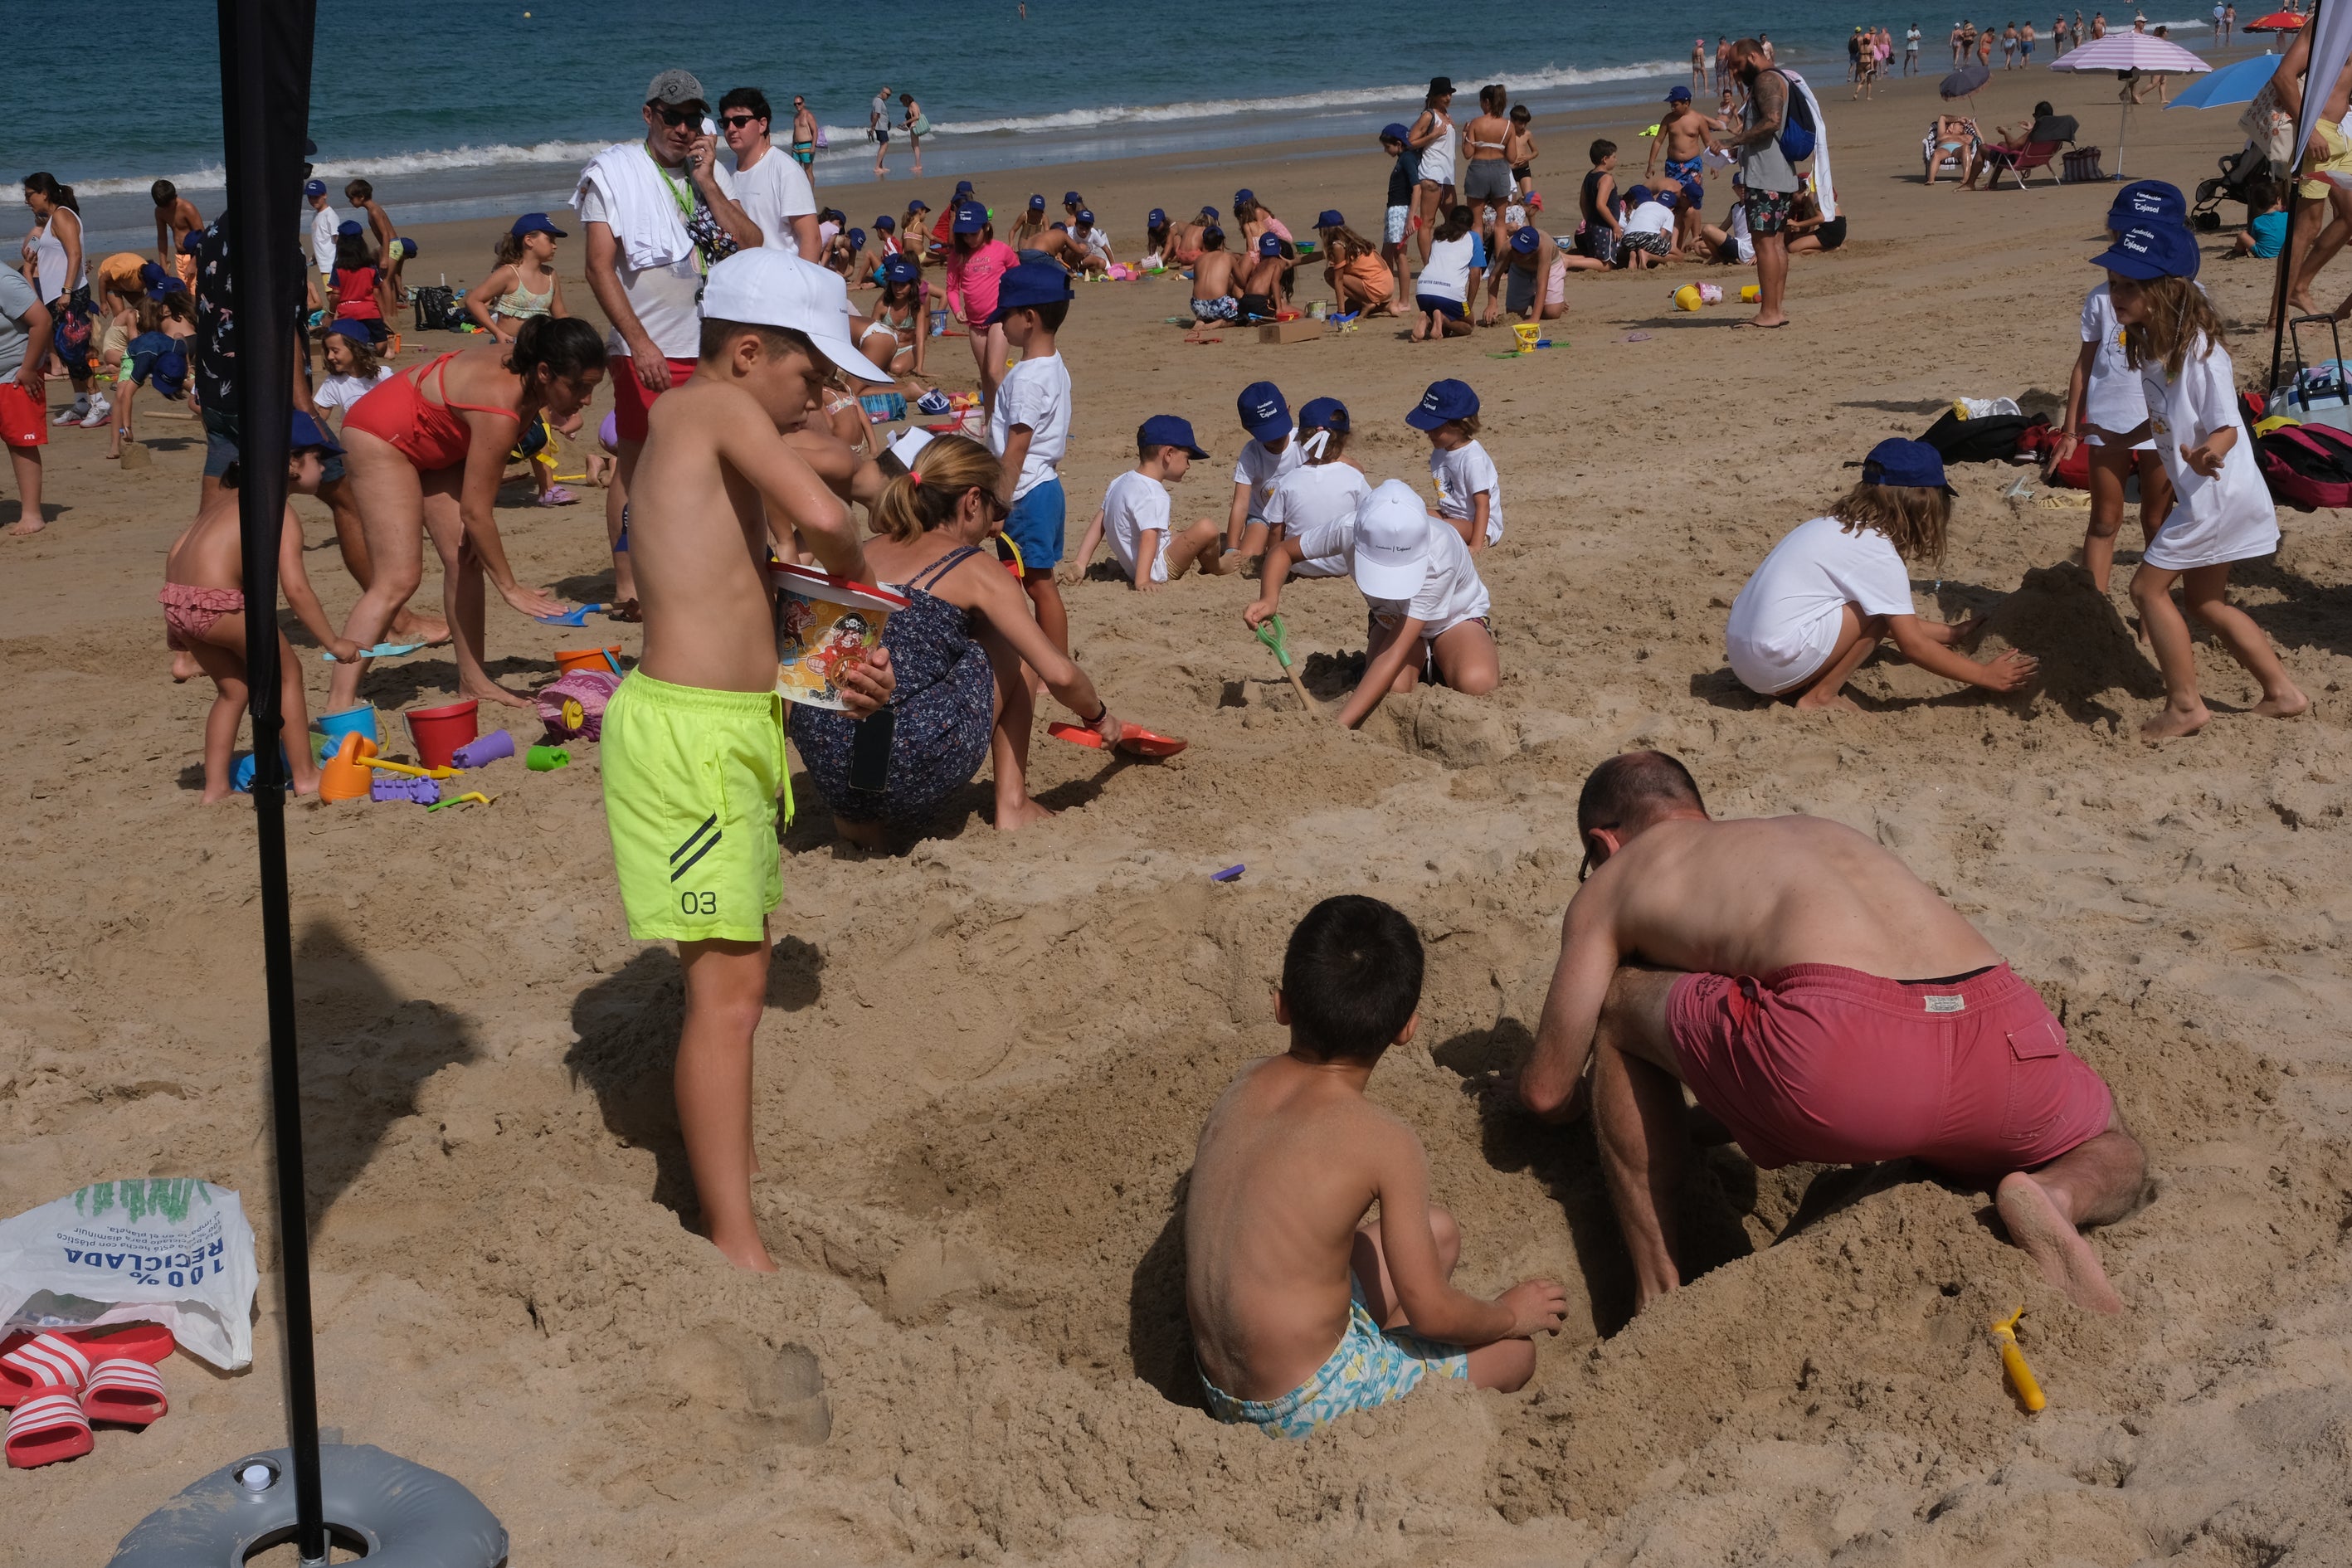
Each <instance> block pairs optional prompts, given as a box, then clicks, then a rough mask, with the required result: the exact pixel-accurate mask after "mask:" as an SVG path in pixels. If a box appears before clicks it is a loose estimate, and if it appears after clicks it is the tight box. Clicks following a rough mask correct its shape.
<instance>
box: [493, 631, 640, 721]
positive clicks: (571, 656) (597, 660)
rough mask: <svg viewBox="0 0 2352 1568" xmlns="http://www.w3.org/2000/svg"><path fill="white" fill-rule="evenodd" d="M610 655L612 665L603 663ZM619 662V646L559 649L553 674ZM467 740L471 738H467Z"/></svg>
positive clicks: (616, 644) (607, 667)
mask: <svg viewBox="0 0 2352 1568" xmlns="http://www.w3.org/2000/svg"><path fill="white" fill-rule="evenodd" d="M607 655H610V656H611V658H612V663H610V664H608V663H606V662H605V656H607ZM620 661H621V645H620V644H619V643H614V645H613V646H612V647H560V648H557V649H556V650H555V673H556V674H558V675H569V674H571V673H572V671H573V670H575V669H611V668H613V667H614V665H616V664H618V663H619V662H620ZM467 739H468V740H470V739H472V737H471V736H468V737H467Z"/></svg>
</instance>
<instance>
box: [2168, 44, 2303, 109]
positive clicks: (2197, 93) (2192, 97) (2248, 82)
mask: <svg viewBox="0 0 2352 1568" xmlns="http://www.w3.org/2000/svg"><path fill="white" fill-rule="evenodd" d="M2277 74H2278V58H2277V57H2276V56H2275V55H2255V56H2254V57H2252V58H2250V59H2242V60H2239V61H2236V62H2234V63H2233V64H2231V65H2226V66H2223V67H2222V68H2221V69H2220V70H2217V71H2215V72H2213V73H2212V74H2211V75H2210V76H2208V77H2205V78H2203V79H2200V80H2197V81H2193V82H2190V83H2189V90H2188V91H2186V92H2184V93H2182V94H2181V95H2180V96H2179V98H2176V99H2174V100H2172V101H2171V102H2170V103H2168V104H2166V105H2165V107H2166V108H2167V109H2221V108H2225V107H2227V106H2229V105H2231V104H2237V103H2252V101H2253V100H2254V95H2255V94H2256V93H2258V92H2260V91H2262V90H2263V83H2264V82H2266V81H2268V80H2270V79H2271V78H2272V77H2273V76H2275V75H2277Z"/></svg>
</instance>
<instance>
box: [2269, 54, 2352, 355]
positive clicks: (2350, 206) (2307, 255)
mask: <svg viewBox="0 0 2352 1568" xmlns="http://www.w3.org/2000/svg"><path fill="white" fill-rule="evenodd" d="M2311 31H2312V30H2311V26H2310V25H2309V24H2308V23H2306V24H2305V26H2304V28H2303V30H2302V31H2301V32H2299V33H2297V34H2296V35H2295V36H2294V42H2293V43H2291V44H2289V45H2288V46H2287V47H2286V53H2285V54H2284V55H2281V56H2280V57H2279V63H2278V69H2277V70H2275V71H2273V73H2272V74H2271V81H2272V83H2273V86H2275V87H2276V88H2277V89H2278V99H2279V107H2280V108H2281V109H2282V110H2285V111H2286V113H2287V114H2288V115H2290V116H2294V117H2300V116H2301V115H2302V113H2303V103H2304V94H2305V89H2307V88H2308V87H2309V85H2310V84H2309V83H2308V82H2306V81H2305V77H2306V76H2307V75H2308V74H2309V73H2310V70H2311ZM2347 104H2352V60H2347V62H2346V63H2345V66H2344V68H2343V69H2342V70H2340V71H2338V72H2336V80H2335V83H2334V84H2333V85H2332V86H2331V87H2329V89H2327V100H2326V102H2325V103H2323V104H2322V105H2321V106H2320V110H2319V122H2318V123H2317V124H2315V125H2314V126H2313V127H2312V128H2311V144H2310V145H2309V146H2308V147H2306V148H2305V149H2304V154H2303V170H2302V174H2303V178H2302V181H2301V183H2300V184H2296V185H2295V186H2294V194H2295V195H2298V196H2300V197H2302V198H2303V199H2302V200H2301V201H2299V202H2290V203H2289V204H2288V205H2289V207H2290V209H2291V211H2292V212H2293V214H2294V227H2293V228H2292V230H2291V231H2290V233H2289V236H2288V239H2287V247H2288V249H2289V250H2290V251H2291V252H2292V253H2293V254H2294V265H2293V266H2292V267H2291V268H2289V272H2288V276H2289V279H2290V280H2291V281H2290V287H2289V288H2288V289H2287V303H2288V304H2289V305H2291V306H2292V307H2293V308H2294V310H2296V311H2297V312H2299V313H2304V314H2309V313H2311V312H2312V311H2314V310H2316V309H2317V307H2315V306H2314V305H2313V304H2312V302H2311V286H2312V284H2313V283H2315V282H2316V281H2317V280H2318V278H2319V272H2320V268H2324V267H2326V265H2327V264H2328V263H2329V262H2330V261H2333V260H2334V259H2336V252H2337V251H2339V250H2341V249H2343V248H2344V242H2345V241H2346V240H2347V239H2352V188H2348V187H2347V182H2352V138H2347V136H2346V135H2345V132H2344V125H2343V121H2344V113H2345V110H2346V108H2347ZM2323 224H2325V225H2326V227H2324V228H2323V227H2322V225H2323Z"/></svg>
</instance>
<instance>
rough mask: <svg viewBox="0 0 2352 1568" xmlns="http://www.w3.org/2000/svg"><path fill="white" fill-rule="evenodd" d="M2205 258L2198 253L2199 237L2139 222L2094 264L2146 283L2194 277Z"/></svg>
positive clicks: (2184, 230)
mask: <svg viewBox="0 0 2352 1568" xmlns="http://www.w3.org/2000/svg"><path fill="white" fill-rule="evenodd" d="M2203 259H2204V258H2202V257H2200V256H2199V255H2198V253H2197V237H2196V236H2194V235H2192V234H2190V233H2189V230H2188V229H2187V228H2185V227H2183V226H2181V225H2179V224H2177V223H2154V224H2151V223H2137V224H2134V225H2133V226H2131V227H2129V228H2127V229H2126V230H2124V231H2123V233H2121V234H2119V235H2117V236H2116V242H2115V244H2113V245H2111V246H2109V247H2107V248H2106V249H2105V250H2104V251H2102V252H2101V253H2100V254H2098V255H2096V256H2094V257H2093V258H2091V265H2092V266H2094V267H2104V268H2106V269H2107V270H2108V271H2110V272H2119V273H2121V274H2122V275H2123V276H2125V277H2126V278H2136V279H2139V280H2140V281H2141V282H2143V283H2145V282H2147V281H2149V280H2150V279H2157V278H2194V277H2196V276H2197V267H2198V263H2199V262H2200V261H2201V260H2203Z"/></svg>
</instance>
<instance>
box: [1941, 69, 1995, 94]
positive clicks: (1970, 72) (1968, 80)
mask: <svg viewBox="0 0 2352 1568" xmlns="http://www.w3.org/2000/svg"><path fill="white" fill-rule="evenodd" d="M1991 79H1992V68H1991V67H1990V66H1963V67H1962V68H1959V69H1958V70H1956V71H1954V72H1953V73H1952V74H1951V75H1949V76H1948V77H1946V78H1945V79H1943V80H1942V81H1940V82H1938V83H1937V84H1936V90H1937V92H1940V93H1942V94H1943V95H1944V96H1945V97H1946V98H1974V97H1975V96H1976V95H1977V91H1978V89H1980V88H1982V87H1983V86H1984V84H1985V83H1986V82H1988V81H1990V80H1991Z"/></svg>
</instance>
